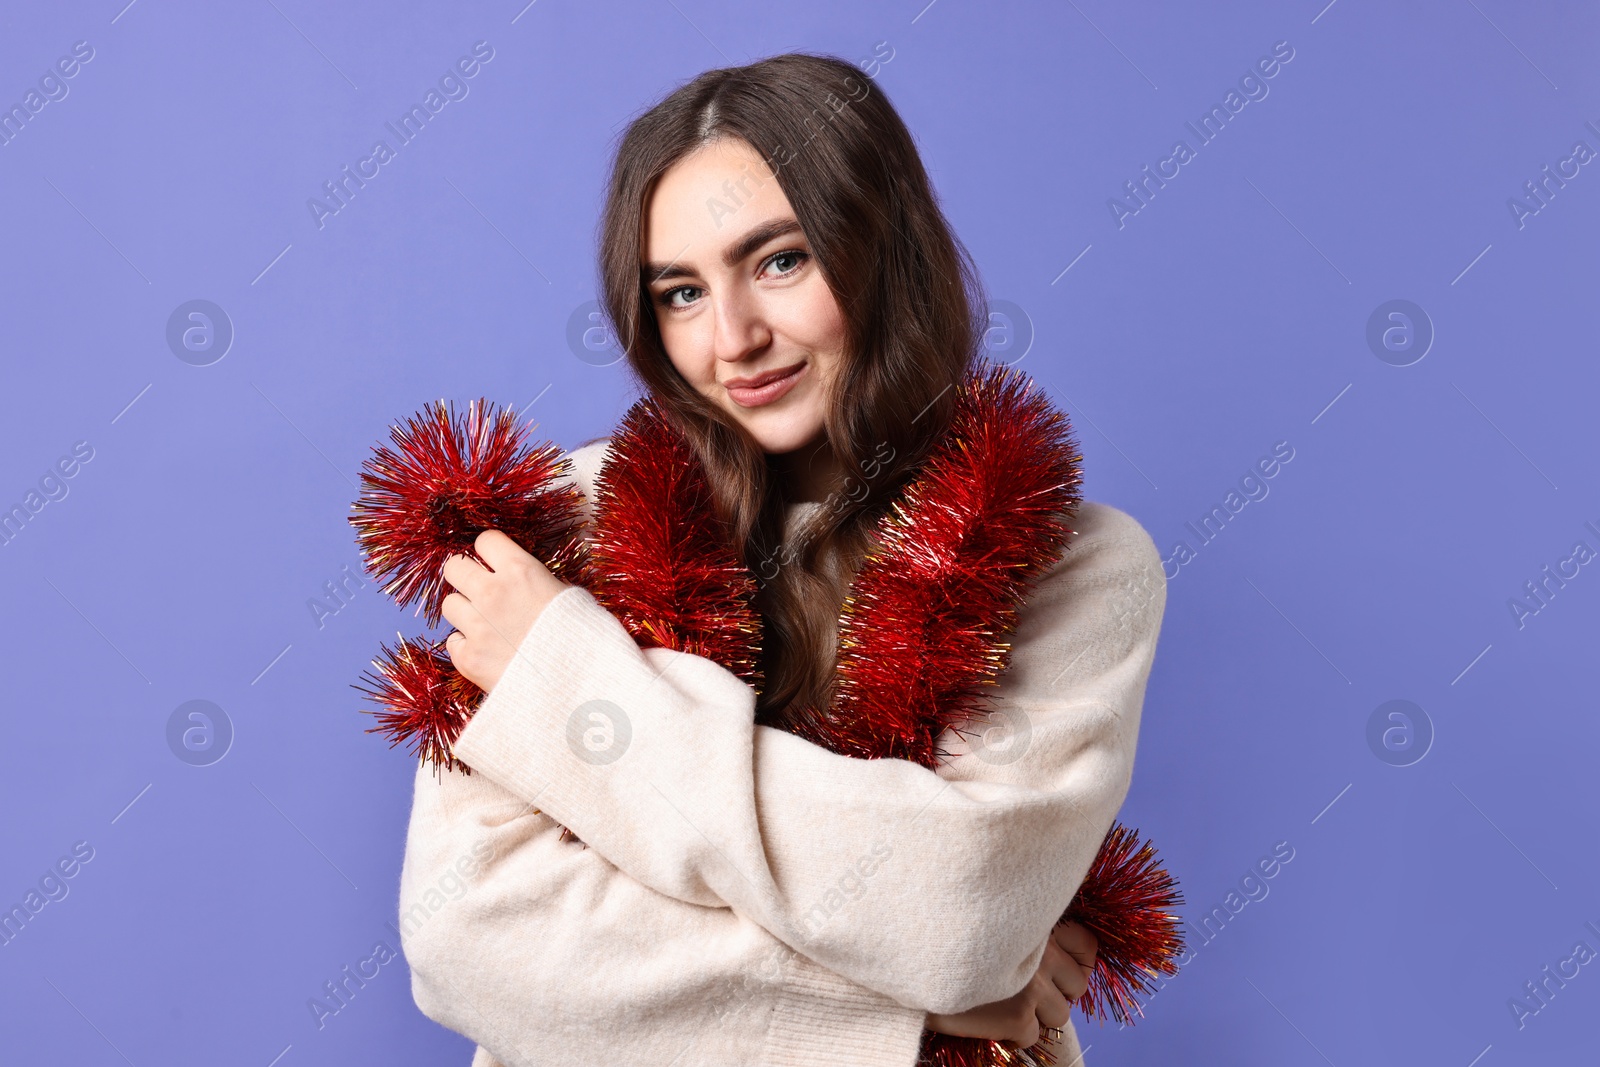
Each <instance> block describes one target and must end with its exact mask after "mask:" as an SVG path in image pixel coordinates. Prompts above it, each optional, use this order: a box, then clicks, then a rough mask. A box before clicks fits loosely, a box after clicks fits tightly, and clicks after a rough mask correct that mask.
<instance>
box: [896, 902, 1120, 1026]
mask: <svg viewBox="0 0 1600 1067" xmlns="http://www.w3.org/2000/svg"><path fill="white" fill-rule="evenodd" d="M1099 947H1100V942H1099V940H1098V939H1097V938H1096V937H1095V936H1094V934H1092V933H1090V932H1089V928H1088V927H1086V926H1081V925H1079V924H1078V923H1075V922H1067V923H1058V924H1057V925H1056V927H1055V929H1053V930H1051V931H1050V936H1049V937H1048V938H1047V939H1046V940H1045V944H1044V956H1043V958H1041V959H1040V960H1039V970H1038V971H1037V972H1035V974H1034V976H1033V977H1032V978H1031V979H1029V981H1028V984H1027V985H1026V986H1023V988H1022V991H1021V992H1019V993H1017V994H1016V996H1013V997H1007V998H1006V999H1005V1000H997V1001H995V1002H994V1003H993V1004H981V1005H979V1006H978V1007H976V1008H969V1009H967V1010H966V1011H964V1012H961V1013H959V1014H957V1015H935V1014H933V1013H932V1012H929V1013H928V1017H927V1019H926V1020H924V1021H923V1026H924V1028H926V1029H928V1030H933V1031H936V1032H938V1033H941V1034H950V1035H952V1036H955V1037H981V1038H985V1039H987V1040H990V1041H1009V1042H1014V1043H1015V1044H1016V1046H1017V1047H1018V1048H1028V1047H1029V1046H1031V1045H1036V1044H1038V1042H1039V1038H1040V1036H1041V1031H1042V1029H1043V1028H1044V1027H1046V1026H1049V1027H1061V1026H1065V1025H1066V1023H1067V1019H1068V1018H1069V1017H1070V1016H1071V1014H1072V1004H1071V1002H1072V1001H1076V1000H1077V999H1078V998H1079V997H1081V996H1083V994H1084V993H1085V992H1086V991H1087V990H1088V988H1089V975H1090V974H1091V973H1092V972H1093V971H1094V960H1095V953H1096V952H1097V951H1098V950H1099Z"/></svg>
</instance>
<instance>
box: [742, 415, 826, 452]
mask: <svg viewBox="0 0 1600 1067" xmlns="http://www.w3.org/2000/svg"><path fill="white" fill-rule="evenodd" d="M739 422H740V424H741V425H743V426H744V428H745V429H746V430H748V431H749V433H750V436H751V437H753V438H755V440H756V443H757V444H758V445H760V446H761V450H762V451H763V452H766V453H767V454H768V455H774V456H781V455H784V454H786V453H789V452H795V451H798V450H800V449H802V448H805V447H806V446H807V445H814V444H816V443H818V442H819V441H821V440H822V438H823V436H824V433H825V427H824V426H823V424H822V419H821V417H820V416H818V417H815V418H799V417H795V416H794V415H793V414H791V413H783V414H780V413H778V412H773V413H772V416H771V417H768V418H763V417H760V416H756V417H751V416H750V415H749V414H746V415H744V417H742V418H740V419H739Z"/></svg>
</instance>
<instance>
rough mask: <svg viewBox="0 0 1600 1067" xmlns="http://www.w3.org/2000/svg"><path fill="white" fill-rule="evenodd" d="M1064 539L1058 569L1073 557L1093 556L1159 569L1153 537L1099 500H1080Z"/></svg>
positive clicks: (1124, 513)
mask: <svg viewBox="0 0 1600 1067" xmlns="http://www.w3.org/2000/svg"><path fill="white" fill-rule="evenodd" d="M1069 527H1070V528H1071V530H1072V533H1071V534H1070V535H1069V536H1068V538H1067V544H1066V547H1065V548H1064V549H1063V550H1062V553H1061V558H1060V560H1058V561H1057V564H1056V566H1057V568H1059V567H1062V566H1067V565H1070V563H1071V561H1072V559H1073V557H1074V556H1076V557H1077V558H1079V559H1083V557H1085V556H1089V555H1094V556H1096V557H1098V558H1099V560H1100V561H1101V562H1102V563H1104V562H1109V561H1115V562H1116V563H1118V564H1121V565H1124V566H1127V565H1131V566H1135V567H1143V566H1154V567H1155V568H1156V570H1158V571H1159V570H1160V569H1161V553H1160V551H1159V550H1158V549H1157V548H1156V543H1155V541H1154V539H1152V538H1151V536H1150V534H1149V532H1148V531H1146V530H1145V528H1144V526H1143V525H1142V524H1141V523H1140V522H1139V520H1138V519H1136V518H1134V517H1133V516H1132V515H1130V514H1128V513H1127V512H1126V511H1123V510H1122V509H1121V508H1119V507H1116V506H1115V505H1112V504H1105V503H1102V502H1100V501H1098V500H1084V501H1082V502H1080V503H1079V505H1078V508H1077V510H1076V511H1075V512H1074V513H1073V516H1072V521H1071V522H1070V523H1069Z"/></svg>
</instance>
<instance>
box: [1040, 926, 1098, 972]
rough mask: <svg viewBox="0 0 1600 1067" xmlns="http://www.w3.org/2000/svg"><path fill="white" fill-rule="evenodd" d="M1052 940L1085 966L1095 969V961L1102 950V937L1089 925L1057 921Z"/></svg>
mask: <svg viewBox="0 0 1600 1067" xmlns="http://www.w3.org/2000/svg"><path fill="white" fill-rule="evenodd" d="M1051 940H1053V941H1054V942H1055V943H1056V944H1057V945H1059V946H1060V947H1061V950H1062V951H1063V952H1065V953H1067V954H1068V955H1070V956H1071V957H1072V958H1073V959H1075V960H1077V961H1078V962H1079V963H1081V964H1083V966H1085V967H1087V968H1089V969H1090V970H1093V969H1094V961H1095V958H1096V956H1097V955H1098V953H1099V951H1100V939H1099V938H1097V937H1095V936H1094V932H1093V931H1092V930H1090V929H1089V928H1088V927H1087V926H1084V925H1083V924H1082V923H1076V922H1064V923H1057V924H1056V928H1055V930H1054V931H1052V932H1051Z"/></svg>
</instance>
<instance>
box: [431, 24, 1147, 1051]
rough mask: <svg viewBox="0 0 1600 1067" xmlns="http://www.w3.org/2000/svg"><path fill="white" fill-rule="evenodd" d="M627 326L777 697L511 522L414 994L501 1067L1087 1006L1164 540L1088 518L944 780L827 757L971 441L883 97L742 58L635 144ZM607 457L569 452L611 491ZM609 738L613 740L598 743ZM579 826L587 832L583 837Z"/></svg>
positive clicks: (954, 321) (1055, 1021)
mask: <svg viewBox="0 0 1600 1067" xmlns="http://www.w3.org/2000/svg"><path fill="white" fill-rule="evenodd" d="M601 266H602V274H603V286H604V297H605V304H606V308H607V312H608V315H609V317H610V319H611V321H612V323H613V324H614V326H615V328H616V330H617V333H618V336H619V337H621V338H624V339H626V341H627V344H626V350H627V355H628V359H629V361H630V365H631V367H632V368H633V370H634V372H635V373H636V375H637V377H638V378H639V379H640V381H641V382H642V384H643V386H644V388H645V389H646V390H648V392H649V394H650V395H651V396H653V397H654V398H655V399H656V400H657V401H658V402H659V403H661V404H662V405H664V407H665V408H666V409H667V410H668V411H669V412H670V413H671V415H672V420H673V423H674V425H675V426H676V427H679V428H681V432H682V433H683V434H684V435H685V436H686V437H687V438H688V439H689V441H690V442H691V444H692V446H693V448H694V451H695V453H696V455H697V456H698V457H699V459H700V461H701V464H702V466H703V468H704V470H705V471H706V474H707V476H708V478H709V480H710V482H711V485H712V489H713V493H714V495H715V498H716V500H717V503H718V506H719V510H720V512H721V513H722V514H723V515H725V516H726V518H727V520H728V522H729V526H730V529H731V531H732V533H733V537H734V542H733V543H734V544H735V545H737V546H740V547H741V548H742V550H743V556H744V559H745V561H746V563H747V564H748V565H749V566H750V568H751V570H752V571H753V572H755V573H756V574H757V575H758V576H759V578H760V580H761V582H760V593H759V598H758V607H759V608H760V610H761V613H762V617H763V623H764V631H763V632H764V634H765V645H764V648H763V661H762V668H763V672H764V673H763V678H764V684H763V687H762V690H761V692H760V693H759V694H757V693H756V692H755V691H754V690H753V689H752V688H751V687H750V686H748V685H746V684H745V683H744V682H743V681H741V680H740V679H739V678H738V677H736V676H735V675H733V674H731V673H729V672H728V671H726V670H724V669H723V668H722V667H720V666H719V665H717V664H715V663H712V662H711V661H710V660H707V659H703V658H701V657H698V656H692V655H688V654H686V653H680V652H674V651H669V650H666V649H659V648H657V649H649V650H640V649H639V648H638V647H637V645H636V643H635V642H634V640H633V639H632V638H631V637H630V636H629V634H628V633H627V631H626V630H625V629H624V628H623V627H622V625H621V624H620V623H619V622H618V620H617V619H616V617H615V616H613V615H611V614H610V613H609V612H608V611H606V610H605V608H603V607H601V605H600V604H599V602H598V601H597V600H595V599H594V597H592V596H591V595H590V594H589V593H588V591H587V590H585V589H583V588H581V587H577V586H568V585H565V584H563V583H562V582H560V581H559V580H557V579H555V578H554V577H553V576H552V575H551V574H550V572H549V571H548V570H546V569H545V568H544V566H543V565H542V564H540V563H539V561H538V560H536V559H535V558H534V557H532V556H530V555H528V554H527V553H525V552H523V551H522V550H521V549H520V548H518V547H517V546H516V545H515V544H514V543H512V541H511V540H510V539H509V538H507V537H506V536H505V535H504V534H501V533H499V532H498V531H487V532H485V533H484V534H483V535H482V536H481V537H480V538H479V539H478V542H477V548H478V550H479V552H480V554H481V555H482V556H483V557H484V558H485V560H486V561H487V563H488V564H489V567H487V568H486V567H484V566H483V565H481V564H479V563H477V562H476V561H473V560H471V559H469V558H468V557H465V556H456V557H453V558H452V559H451V560H450V562H449V563H448V564H447V565H446V567H445V572H444V574H445V578H446V579H447V580H448V581H449V583H450V584H451V586H452V587H453V588H454V589H455V590H456V592H455V593H453V594H452V595H451V596H450V597H449V598H448V599H447V600H446V601H445V603H444V614H445V617H446V618H447V619H448V620H449V621H450V623H451V624H452V625H453V626H454V627H456V631H457V632H456V633H454V634H452V635H451V637H450V639H449V642H448V645H447V648H448V650H449V652H450V655H451V657H452V659H453V661H454V663H455V665H456V666H457V668H458V669H459V670H460V671H461V672H462V673H463V674H465V675H466V676H467V677H468V678H470V679H472V680H473V681H474V682H476V683H477V684H478V685H479V686H481V687H482V688H483V689H485V690H487V691H488V693H489V695H488V697H487V698H486V699H485V701H484V703H483V705H482V706H481V707H480V709H479V710H478V711H477V712H476V714H475V715H474V717H473V718H472V720H471V721H470V722H469V723H468V725H467V726H466V728H465V729H464V730H463V731H462V733H461V736H460V737H459V739H458V741H457V744H456V746H455V754H456V755H457V757H458V758H459V759H461V760H462V761H463V762H464V763H465V764H467V765H468V766H469V767H471V768H472V769H473V773H472V774H471V775H465V774H461V773H457V772H454V771H449V772H445V773H442V774H440V773H438V772H437V771H436V770H435V769H434V768H432V767H429V766H423V767H420V768H419V770H418V774H417V777H416V782H415V798H414V804H413V809H412V816H411V824H410V829H409V832H408V837H407V846H406V856H405V864H404V870H403V872H402V878H401V893H400V920H401V921H400V932H401V935H402V939H403V943H404V947H405V952H406V956H407V959H408V960H409V962H410V965H411V969H412V991H413V995H414V997H415V999H416V1002H417V1005H418V1007H419V1008H420V1009H421V1010H422V1011H423V1012H424V1013H425V1014H427V1015H428V1016H429V1017H431V1018H433V1019H435V1020H437V1021H439V1022H441V1023H443V1024H444V1025H446V1026H449V1027H451V1028H452V1029H455V1030H457V1031H459V1032H461V1033H463V1034H465V1035H467V1036H469V1037H471V1038H472V1039H473V1040H474V1041H475V1042H477V1044H478V1045H479V1046H480V1047H479V1049H478V1055H477V1057H476V1058H475V1059H474V1060H473V1063H474V1064H475V1065H477V1067H484V1065H488V1064H494V1063H503V1064H509V1065H523V1064H544V1063H552V1064H553V1063H572V1062H620V1063H630V1064H631V1063H639V1064H652V1065H658V1067H666V1065H668V1064H681V1065H684V1067H687V1065H689V1064H767V1063H772V1064H780V1063H781V1064H817V1065H819V1067H820V1065H828V1067H834V1065H837V1064H874V1065H876V1064H882V1065H885V1067H889V1065H893V1067H912V1065H913V1064H914V1063H915V1061H916V1058H917V1049H918V1045H919V1041H920V1038H921V1034H922V1031H923V1030H924V1028H927V1029H932V1030H936V1031H939V1032H942V1033H948V1034H957V1035H965V1036H972V1037H985V1038H990V1039H994V1040H1003V1041H1012V1042H1015V1043H1017V1044H1018V1045H1022V1046H1026V1045H1030V1044H1033V1043H1034V1042H1036V1041H1038V1040H1039V1039H1040V1037H1041V1030H1042V1028H1044V1027H1062V1028H1064V1030H1063V1033H1062V1040H1061V1041H1060V1043H1059V1044H1057V1045H1056V1046H1055V1049H1054V1051H1055V1052H1056V1054H1057V1056H1058V1062H1060V1063H1061V1064H1062V1065H1063V1067H1066V1065H1068V1064H1072V1063H1074V1062H1075V1059H1076V1058H1077V1057H1078V1056H1079V1049H1078V1044H1077V1040H1076V1037H1075V1035H1074V1033H1073V1030H1072V1027H1071V1024H1070V1021H1069V1012H1070V1006H1071V1002H1072V1001H1073V1000H1074V999H1076V998H1077V997H1078V996H1079V995H1081V994H1082V993H1083V991H1084V989H1085V988H1086V975H1087V973H1088V970H1089V968H1090V967H1091V966H1092V964H1093V960H1094V954H1095V949H1096V944H1095V940H1094V938H1093V936H1092V935H1091V934H1089V933H1088V931H1086V930H1084V929H1083V928H1082V927H1079V926H1076V925H1075V924H1064V925H1060V926H1058V925H1056V920H1057V919H1059V918H1060V916H1061V913H1062V912H1063V911H1064V910H1065V908H1066V905H1067V904H1068V903H1069V901H1070V900H1071V898H1072V896H1073V894H1074V892H1075V891H1076V888H1077V885H1078V883H1079V881H1081V879H1082V877H1083V875H1084V873H1085V871H1086V870H1087V868H1088V865H1089V862H1090V860H1091V859H1092V858H1093V856H1094V854H1095V852H1096V850H1097V848H1098V847H1099V845H1100V842H1101V840H1102V838H1103V837H1104V835H1105V833H1106V831H1107V829H1108V828H1109V826H1110V825H1111V822H1112V820H1113V818H1114V817H1115V815H1116V812H1117V809H1118V808H1119V807H1120V805H1121V803H1122V800H1123V797H1124V796H1125V794H1126V792H1127V789H1128V785H1129V781H1130V778H1131V774H1132V767H1133V756H1134V749H1135V744H1136V742H1137V737H1138V726H1139V718H1140V709H1141V705H1142V701H1143V696H1144V689H1145V683H1146V680H1147V678H1148V675H1149V671H1150V667H1151V663H1152V660H1153V657H1154V652H1155V643H1156V636H1157V632H1158V630H1159V626H1160V620H1161V615H1162V611H1163V607H1164V604H1165V583H1164V581H1163V578H1162V574H1161V566H1160V559H1159V555H1158V553H1157V552H1156V549H1155V546H1154V544H1153V543H1152V542H1151V540H1150V538H1149V536H1148V535H1147V534H1146V533H1145V531H1144V530H1143V529H1142V528H1141V527H1140V525H1139V524H1138V522H1137V521H1135V520H1134V519H1132V518H1131V517H1130V516H1128V515H1126V514H1125V513H1123V512H1121V511H1119V510H1117V509H1115V508H1113V507H1110V506H1107V505H1104V504H1098V503H1094V502H1088V501H1086V502H1084V503H1083V504H1081V505H1080V507H1079V508H1078V510H1077V512H1076V514H1075V516H1074V518H1073V521H1072V528H1073V531H1074V532H1073V535H1072V537H1071V538H1070V540H1069V543H1068V545H1067V548H1066V550H1065V551H1063V552H1062V553H1061V556H1060V558H1059V559H1058V560H1057V561H1056V563H1055V565H1054V566H1053V567H1052V568H1051V569H1050V570H1049V571H1048V573H1046V574H1045V575H1044V576H1043V577H1042V578H1041V579H1039V581H1038V582H1037V583H1036V584H1035V585H1034V586H1033V588H1032V590H1031V592H1030V594H1029V597H1028V600H1027V602H1026V603H1025V605H1024V610H1023V613H1022V615H1021V619H1020V623H1019V625H1018V627H1017V629H1016V631H1015V632H1014V633H1013V634H1012V637H1011V649H1012V651H1011V660H1010V665H1009V668H1008V670H1007V671H1006V673H1005V674H1004V675H1002V676H1001V679H1000V682H999V684H998V685H997V686H996V687H994V689H993V690H992V696H991V699H990V701H989V706H990V708H991V709H993V711H992V714H995V715H996V716H997V718H996V719H995V721H996V722H1004V723H1006V724H1009V725H1010V726H1011V727H1012V730H1011V732H1010V735H1009V737H1008V738H1005V739H1002V741H1001V742H999V743H994V742H993V738H992V737H986V738H984V739H982V740H981V741H979V742H977V743H968V742H967V740H966V739H965V738H962V737H957V736H954V735H953V734H952V735H951V736H949V737H947V738H945V739H944V744H943V747H944V748H945V749H946V750H947V751H950V752H952V753H953V755H952V757H951V758H950V759H949V760H948V761H946V762H945V763H943V764H941V765H940V767H939V768H938V769H937V771H934V770H929V769H927V768H924V767H921V766H919V765H917V764H914V763H911V762H908V761H904V760H890V759H880V760H861V759H850V758H847V757H845V756H842V755H838V754H835V753H832V752H829V751H826V750H824V749H822V748H820V747H818V746H816V745H813V744H810V743H809V742H806V741H803V740H801V739H800V738H799V737H797V736H795V735H794V734H792V733H790V732H788V731H786V730H784V729H781V728H780V727H779V726H775V725H773V724H775V723H778V724H781V723H782V721H783V713H784V710H785V709H786V708H790V707H800V706H805V705H806V704H807V703H808V702H809V703H811V704H813V705H816V706H826V705H827V698H828V693H829V691H830V684H831V680H832V672H833V670H834V657H835V651H836V649H835V641H836V633H835V628H836V624H837V619H838V614H839V611H840V608H841V605H842V602H843V598H844V596H845V593H846V591H847V590H848V588H849V583H850V580H851V578H852V577H853V576H854V574H855V573H856V570H857V568H858V566H859V564H860V562H861V559H862V557H863V554H864V552H865V551H866V548H867V546H868V545H869V544H870V542H871V537H872V531H873V524H874V523H875V522H876V521H877V519H878V517H879V516H881V515H882V514H883V513H884V511H885V509H886V508H887V507H888V505H889V504H890V503H892V502H893V501H894V500H895V499H896V497H897V495H898V494H899V493H900V492H901V491H902V490H903V489H904V488H905V486H906V485H907V484H908V482H909V481H911V480H912V479H913V478H915V476H916V474H917V472H918V469H919V465H920V464H921V462H922V461H923V460H924V459H925V458H926V457H927V455H928V454H929V451H930V449H932V448H933V447H934V446H935V445H936V444H937V443H938V442H939V441H940V440H941V438H942V437H943V435H944V434H945V432H946V431H947V429H948V427H949V423H950V419H951V415H952V408H953V397H954V395H955V389H954V387H955V386H956V385H958V384H959V383H960V382H961V381H962V379H963V377H964V376H965V375H966V374H967V372H968V371H969V369H970V368H971V367H972V366H973V364H974V360H975V359H976V358H977V353H978V351H979V348H980V343H981V337H982V328H983V325H984V322H985V319H986V315H985V314H984V313H983V304H982V299H981V295H980V289H979V287H978V286H977V284H976V282H975V272H974V270H973V268H972V266H971V264H970V260H969V258H968V257H967V255H966V253H965V251H964V250H963V249H962V247H961V245H960V244H959V243H958V242H957V241H956V239H955V238H954V237H953V236H952V234H951V232H950V230H949V227H948V225H947V223H946V221H945V219H944V217H943V215H942V213H941V212H940V210H939V208H938V206H937V203H936V200H935V197H934V194H933V191H932V188H931V186H930V183H929V181H928V178H927V175H926V173H925V171H924V169H923V166H922V164H921V161H920V159H919V158H918V155H917V151H916V148H915V145H914V143H913V141H912V138H911V136H910V134H909V132H908V131H907V130H906V128H905V126H904V124H903V123H902V121H901V120H900V118H899V116H898V115H897V114H896V112H895V111H894V109H893V108H892V107H891V106H890V104H889V102H888V101H887V100H886V99H885V97H884V94H883V92H882V90H881V88H880V87H878V86H876V85H874V84H872V83H871V82H870V81H868V80H867V79H866V78H865V77H864V76H863V75H862V74H861V73H860V72H859V71H858V70H856V68H854V67H852V66H851V65H849V64H846V63H843V62H841V61H839V60H836V59H832V58H828V57H820V56H812V55H800V54H794V55H784V56H778V57H775V58H771V59H767V60H764V61H762V62H759V63H754V64H751V65H749V66H745V67H738V68H731V69H724V70H713V71H710V72H708V73H706V74H703V75H701V76H700V77H699V78H697V79H695V80H694V81H692V82H690V83H689V84H687V85H686V86H684V87H682V88H680V89H679V90H677V91H676V92H674V93H672V94H671V95H670V96H669V97H667V98H666V99H665V100H664V101H663V102H662V103H660V104H659V105H658V106H656V107H655V108H653V109H652V110H650V111H648V112H646V113H645V114H644V115H642V116H641V117H639V118H638V119H637V120H636V121H634V122H633V123H632V125H631V126H630V127H629V129H628V131H627V133H626V135H625V136H624V138H623V140H622V142H621V145H620V147H619V149H618V152H617V156H616V160H615V164H614V169H613V173H612V179H611V184H610V189H609V195H608V199H607V203H606V207H605V217H604V224H603V230H602V247H601ZM608 447H609V439H601V440H599V441H595V442H592V443H590V444H587V445H585V446H584V447H582V448H579V449H577V450H576V451H574V452H573V453H572V455H571V458H572V461H573V464H574V467H575V473H576V481H577V484H578V485H579V487H580V488H581V489H582V490H583V491H584V493H585V496H586V498H587V499H590V500H592V496H593V487H594V483H595V479H596V477H597V475H598V473H599V471H600V470H601V468H602V467H603V465H604V464H605V462H606V457H607V449H608ZM597 739H598V741H597ZM561 827H566V828H569V829H570V830H571V831H572V832H573V833H574V834H576V835H577V837H578V838H580V839H581V843H580V842H578V841H573V840H572V839H571V838H570V837H567V836H564V835H563V832H562V829H561Z"/></svg>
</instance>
